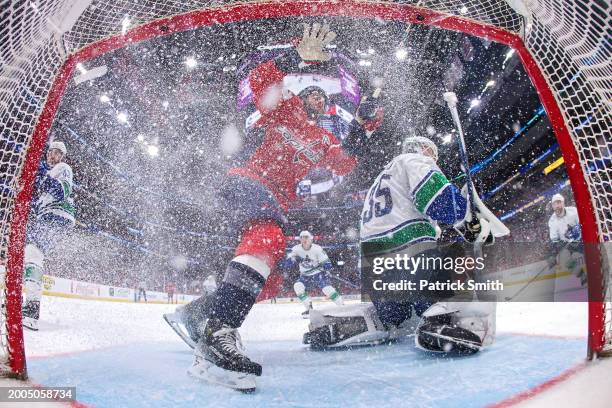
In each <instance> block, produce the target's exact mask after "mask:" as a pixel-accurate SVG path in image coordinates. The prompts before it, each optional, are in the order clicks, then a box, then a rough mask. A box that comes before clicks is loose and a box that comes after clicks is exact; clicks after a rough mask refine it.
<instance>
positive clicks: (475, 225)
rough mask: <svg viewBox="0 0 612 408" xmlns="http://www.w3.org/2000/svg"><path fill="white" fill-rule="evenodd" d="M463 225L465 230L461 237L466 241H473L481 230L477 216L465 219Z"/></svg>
mask: <svg viewBox="0 0 612 408" xmlns="http://www.w3.org/2000/svg"><path fill="white" fill-rule="evenodd" d="M464 227H465V232H464V233H463V238H465V240H466V241H468V242H475V241H476V238H478V235H480V231H481V230H482V225H480V220H479V219H478V217H475V216H474V217H472V219H471V220H470V221H466V222H465V225H464Z"/></svg>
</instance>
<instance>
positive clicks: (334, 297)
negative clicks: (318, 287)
mask: <svg viewBox="0 0 612 408" xmlns="http://www.w3.org/2000/svg"><path fill="white" fill-rule="evenodd" d="M322 291H323V293H325V296H327V297H328V298H329V299H330V300H331V301H332V302H334V303H335V304H337V305H343V304H344V302H343V301H342V296H340V294H339V293H338V292H337V291H336V289H334V288H333V287H331V286H325V287H324V288H323V289H322Z"/></svg>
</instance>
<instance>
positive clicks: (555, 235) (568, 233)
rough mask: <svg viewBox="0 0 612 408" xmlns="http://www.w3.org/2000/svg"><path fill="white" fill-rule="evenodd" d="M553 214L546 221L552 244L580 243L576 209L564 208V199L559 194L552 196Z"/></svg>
mask: <svg viewBox="0 0 612 408" xmlns="http://www.w3.org/2000/svg"><path fill="white" fill-rule="evenodd" d="M551 205H552V209H553V214H552V215H551V216H550V219H549V220H548V230H549V232H550V240H551V241H552V242H558V241H563V242H576V241H580V220H578V210H577V209H576V207H566V206H565V198H563V196H562V195H561V194H555V195H553V196H552V199H551Z"/></svg>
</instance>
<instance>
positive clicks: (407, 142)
mask: <svg viewBox="0 0 612 408" xmlns="http://www.w3.org/2000/svg"><path fill="white" fill-rule="evenodd" d="M402 153H416V154H422V155H425V156H431V157H433V159H434V160H435V161H436V162H437V161H438V147H437V146H436V144H435V143H434V142H433V141H431V140H430V139H428V138H426V137H423V136H411V137H408V138H406V139H404V142H403V143H402Z"/></svg>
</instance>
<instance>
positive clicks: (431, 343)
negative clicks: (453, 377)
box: [304, 136, 495, 354]
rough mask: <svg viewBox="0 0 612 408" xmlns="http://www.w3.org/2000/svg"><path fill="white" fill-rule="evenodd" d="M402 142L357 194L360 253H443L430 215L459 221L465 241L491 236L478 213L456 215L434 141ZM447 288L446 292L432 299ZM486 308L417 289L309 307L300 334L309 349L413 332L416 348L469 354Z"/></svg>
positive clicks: (487, 316)
mask: <svg viewBox="0 0 612 408" xmlns="http://www.w3.org/2000/svg"><path fill="white" fill-rule="evenodd" d="M402 150H403V154H401V155H399V156H397V157H395V158H394V159H393V160H392V161H391V162H389V163H388V164H387V165H386V166H385V168H384V169H383V171H382V172H381V173H380V174H379V175H378V176H377V177H376V180H375V181H374V184H373V185H372V187H371V188H370V190H369V191H368V194H367V196H366V198H365V204H364V208H363V211H362V219H361V230H360V239H361V251H362V255H364V254H363V253H364V251H371V250H372V249H375V250H376V252H378V251H380V250H382V251H383V252H384V253H387V254H388V253H391V252H394V253H397V252H398V251H402V253H406V252H408V253H410V254H411V255H410V256H420V255H421V254H425V255H427V256H430V257H432V256H433V257H440V256H441V257H444V256H445V255H444V254H443V253H442V251H441V250H440V249H439V247H438V246H437V244H436V243H437V240H438V235H439V234H438V233H437V230H439V227H438V226H437V224H438V223H442V224H447V225H456V224H458V223H463V228H462V229H461V232H462V234H463V236H464V238H465V240H466V241H468V242H476V241H481V242H484V241H489V242H492V241H493V236H492V235H491V233H490V227H489V225H488V222H487V221H486V220H485V219H479V218H474V219H472V220H471V221H469V222H465V221H464V220H465V218H466V213H467V210H468V207H469V206H468V203H467V201H466V199H465V198H464V196H463V195H462V194H461V193H460V191H459V190H458V189H457V187H455V186H454V185H453V184H451V183H450V182H449V181H448V179H447V178H446V176H445V175H444V174H443V173H442V171H441V170H440V168H439V167H438V165H437V164H436V162H437V160H438V149H437V147H436V145H435V144H434V143H433V142H432V141H431V140H429V139H427V138H425V137H418V136H417V137H409V138H407V139H406V140H405V141H404V143H403V149H402ZM479 204H480V205H482V203H480V202H479ZM366 248H367V249H366ZM362 262H363V258H362ZM401 273H404V274H405V275H409V272H406V271H400V274H401ZM419 273H420V274H422V275H420V277H421V278H424V279H428V280H429V281H430V282H431V281H432V280H435V279H439V280H441V281H445V280H446V278H450V276H449V275H447V274H448V272H446V271H438V270H422V269H419ZM419 273H417V276H419ZM445 274H446V275H445ZM405 275H400V277H401V278H402V279H403V278H404V276H405ZM381 276H382V275H381ZM405 278H407V279H411V280H414V278H410V277H409V276H405ZM416 279H417V280H418V279H419V277H417V278H416ZM394 281H395V282H397V281H398V280H397V279H394ZM450 296H452V292H451V293H446V294H441V296H438V298H437V299H445V298H448V297H450ZM494 308H495V305H494V304H493V303H483V302H480V303H479V302H471V303H467V302H444V301H440V302H436V301H434V300H431V298H430V297H425V296H424V295H423V293H420V294H419V295H417V296H413V297H411V298H409V299H407V300H389V299H384V298H380V299H374V300H373V304H370V303H363V304H359V305H350V306H344V307H340V308H336V309H335V310H327V311H325V313H321V312H319V311H313V312H311V314H310V326H309V332H308V333H306V334H305V335H304V342H305V343H307V344H310V345H311V347H312V348H315V349H321V348H335V347H350V346H359V345H373V344H380V343H384V342H388V341H393V340H396V339H398V338H399V337H401V336H406V335H409V334H415V341H416V345H417V347H418V348H421V349H424V350H427V351H431V352H451V351H452V352H454V353H459V354H461V353H466V354H471V353H474V352H476V351H478V350H480V349H481V348H482V347H483V346H485V345H488V344H490V343H491V342H492V341H493V338H494V333H495V314H494Z"/></svg>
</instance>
